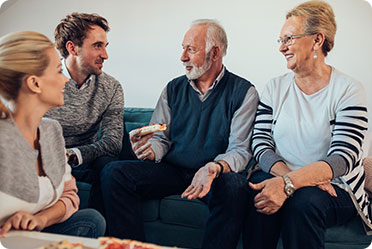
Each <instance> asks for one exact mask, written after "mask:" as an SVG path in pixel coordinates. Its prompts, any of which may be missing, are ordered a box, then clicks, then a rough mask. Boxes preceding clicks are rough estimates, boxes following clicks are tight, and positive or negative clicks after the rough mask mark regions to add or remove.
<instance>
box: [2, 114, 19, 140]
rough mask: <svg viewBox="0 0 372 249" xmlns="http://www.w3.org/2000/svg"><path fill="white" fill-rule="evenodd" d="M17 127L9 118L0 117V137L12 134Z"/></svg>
mask: <svg viewBox="0 0 372 249" xmlns="http://www.w3.org/2000/svg"><path fill="white" fill-rule="evenodd" d="M16 130H17V128H16V126H15V124H14V122H13V121H12V119H11V118H0V134H1V137H4V136H12V135H13V134H14V132H16Z"/></svg>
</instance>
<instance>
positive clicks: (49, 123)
mask: <svg viewBox="0 0 372 249" xmlns="http://www.w3.org/2000/svg"><path fill="white" fill-rule="evenodd" d="M39 127H40V130H41V131H42V132H43V133H44V134H46V135H47V136H51V137H63V135H62V126H61V125H60V124H59V122H58V121H57V120H54V119H51V118H42V119H41V122H40V125H39Z"/></svg>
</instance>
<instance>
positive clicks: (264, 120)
mask: <svg viewBox="0 0 372 249" xmlns="http://www.w3.org/2000/svg"><path fill="white" fill-rule="evenodd" d="M271 96H272V94H271V93H270V91H269V90H268V88H266V89H265V91H264V92H263V93H262V95H261V100H260V102H259V104H258V108H257V113H256V120H255V122H254V128H253V136H252V152H253V156H254V158H255V160H256V161H257V162H258V163H259V165H260V168H261V169H262V170H263V171H265V172H270V170H271V167H272V166H273V165H274V164H275V163H276V162H278V161H283V162H284V160H283V158H282V157H280V156H279V155H277V154H276V153H275V142H274V140H273V137H272V125H273V122H274V120H273V108H272V107H271V102H272V101H271Z"/></svg>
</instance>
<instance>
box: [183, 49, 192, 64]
mask: <svg viewBox="0 0 372 249" xmlns="http://www.w3.org/2000/svg"><path fill="white" fill-rule="evenodd" d="M189 60H190V58H189V55H188V54H187V50H186V49H184V50H183V52H182V54H181V61H182V62H186V61H189Z"/></svg>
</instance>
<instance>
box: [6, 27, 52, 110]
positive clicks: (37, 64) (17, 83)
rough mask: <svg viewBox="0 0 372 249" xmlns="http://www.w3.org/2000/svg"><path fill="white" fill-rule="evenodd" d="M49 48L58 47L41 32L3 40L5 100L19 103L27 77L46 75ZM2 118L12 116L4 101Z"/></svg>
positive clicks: (22, 34)
mask: <svg viewBox="0 0 372 249" xmlns="http://www.w3.org/2000/svg"><path fill="white" fill-rule="evenodd" d="M48 49H54V44H53V43H52V42H51V41H50V40H49V39H48V37H46V36H45V35H43V34H40V33H37V32H32V31H22V32H14V33H10V34H8V35H5V36H3V37H1V38H0V96H1V97H2V98H3V99H6V100H16V99H17V97H18V94H19V90H20V88H21V86H22V83H23V80H24V78H25V77H26V76H28V75H36V76H41V75H43V73H44V71H45V69H46V68H47V67H48V65H49V57H48V54H47V50H48ZM0 116H1V117H3V116H5V117H8V116H9V110H8V109H7V108H6V107H5V105H4V104H3V103H2V102H1V100H0Z"/></svg>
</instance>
